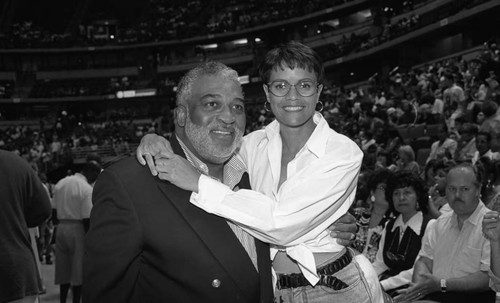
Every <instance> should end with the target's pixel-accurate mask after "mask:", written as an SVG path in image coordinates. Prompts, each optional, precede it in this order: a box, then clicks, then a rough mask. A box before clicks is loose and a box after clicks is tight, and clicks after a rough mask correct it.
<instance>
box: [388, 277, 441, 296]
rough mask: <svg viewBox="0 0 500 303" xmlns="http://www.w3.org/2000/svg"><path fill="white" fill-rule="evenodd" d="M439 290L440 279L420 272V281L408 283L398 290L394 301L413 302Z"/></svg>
mask: <svg viewBox="0 0 500 303" xmlns="http://www.w3.org/2000/svg"><path fill="white" fill-rule="evenodd" d="M440 290H441V284H440V280H439V279H438V278H437V277H436V276H433V275H430V274H422V275H421V280H420V282H417V283H410V287H408V288H406V289H402V290H401V291H399V295H398V296H396V297H395V298H394V302H413V301H415V300H419V299H422V298H423V297H425V296H427V295H428V294H431V293H434V292H438V291H440Z"/></svg>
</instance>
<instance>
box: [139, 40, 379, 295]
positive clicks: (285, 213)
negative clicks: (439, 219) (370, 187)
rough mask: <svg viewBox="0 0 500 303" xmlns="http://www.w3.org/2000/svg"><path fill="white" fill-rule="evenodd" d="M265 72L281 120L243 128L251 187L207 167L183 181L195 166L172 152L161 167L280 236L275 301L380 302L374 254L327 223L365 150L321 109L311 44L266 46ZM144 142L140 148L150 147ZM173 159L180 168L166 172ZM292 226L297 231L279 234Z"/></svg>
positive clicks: (224, 212) (343, 206) (256, 228)
mask: <svg viewBox="0 0 500 303" xmlns="http://www.w3.org/2000/svg"><path fill="white" fill-rule="evenodd" d="M259 71H260V75H261V78H262V80H263V82H264V84H263V89H264V92H265V94H266V100H267V101H266V103H265V106H264V107H265V109H266V110H268V111H272V113H273V114H274V116H275V117H276V120H275V121H273V122H272V123H270V124H269V125H268V126H267V127H266V128H265V129H263V130H258V131H255V132H253V133H251V134H249V135H247V136H246V137H245V138H244V140H243V143H242V145H241V148H240V150H239V153H238V154H237V156H238V157H239V158H240V159H241V161H242V166H243V167H245V169H246V170H247V171H248V173H249V175H250V181H251V186H252V188H253V189H254V190H255V191H250V190H239V191H235V192H233V191H232V190H231V189H230V188H228V187H227V186H225V185H224V184H221V183H219V182H217V181H216V180H213V179H211V178H208V177H206V176H203V175H201V176H199V177H198V178H196V179H194V180H190V181H189V182H184V184H182V182H178V181H179V180H175V178H176V176H186V175H188V174H189V175H191V174H192V172H193V167H192V166H191V165H190V164H189V163H187V162H186V161H184V160H183V159H182V158H180V157H176V156H173V155H171V156H167V157H168V159H166V160H156V162H157V165H156V167H155V169H156V170H157V171H158V172H160V174H159V176H160V178H162V179H166V180H168V181H170V182H173V183H174V184H176V185H178V186H179V187H181V188H184V189H193V188H192V187H190V185H193V184H195V185H197V186H196V187H195V188H194V189H195V190H194V191H195V192H194V193H193V194H192V196H191V203H193V204H194V205H196V206H198V207H200V208H202V209H204V210H205V211H207V212H210V213H214V214H216V215H220V216H223V217H225V218H228V219H230V220H231V221H233V222H236V223H238V224H239V225H240V226H242V227H243V228H244V229H245V230H246V231H247V232H249V233H250V234H252V235H253V236H255V237H257V238H259V239H261V240H263V241H265V242H269V243H272V244H274V245H273V246H272V248H271V254H272V258H273V268H274V270H275V272H276V274H277V289H276V293H275V294H276V297H277V300H279V301H281V302H292V300H293V299H292V298H293V297H294V296H296V295H297V293H300V294H301V296H303V297H304V300H308V302H324V301H327V300H332V296H333V298H335V300H336V301H338V302H379V301H380V300H381V296H382V293H381V290H380V286H379V285H377V284H378V283H376V282H375V283H374V280H376V274H375V273H374V271H373V268H370V266H369V261H368V260H366V258H364V257H363V256H362V255H353V254H352V251H351V250H349V249H347V250H346V249H345V248H344V247H340V246H339V245H338V244H337V243H336V242H335V240H334V239H333V238H331V237H330V236H329V233H328V231H327V230H326V228H327V227H328V226H329V225H330V224H331V223H332V222H333V221H335V220H336V219H337V218H338V217H339V216H340V215H342V214H344V213H346V212H347V210H348V209H349V207H350V205H351V203H352V202H353V201H354V196H355V189H356V181H357V176H358V173H359V168H360V166H361V159H362V152H361V151H360V150H359V147H358V146H357V145H356V144H355V143H354V142H352V141H351V140H350V139H348V138H347V137H345V136H343V135H340V134H338V133H336V132H335V131H333V130H332V129H330V128H329V126H328V124H327V122H326V120H325V119H324V118H323V116H322V115H321V114H320V113H319V112H316V107H317V106H318V105H319V106H320V107H322V103H321V102H319V96H320V94H321V91H322V89H323V85H322V84H321V83H322V78H323V66H322V63H321V59H320V58H319V57H318V55H317V54H316V53H315V52H314V51H313V50H312V49H311V48H309V47H307V46H305V45H303V44H300V43H297V42H289V43H287V44H285V45H282V46H281V47H278V48H275V49H273V50H271V51H269V52H268V53H267V54H266V56H265V59H264V61H263V63H262V64H261V66H260V69H259ZM320 110H321V109H320ZM144 145H147V143H145V144H142V145H141V147H139V149H138V153H137V154H138V155H142V154H144V153H145V152H146V151H150V149H148V148H145V147H144ZM150 146H151V148H152V145H150ZM156 146H159V145H156ZM141 150H142V152H140V151H141ZM164 153H165V151H164ZM154 154H156V153H154ZM174 167H175V169H176V172H179V173H176V174H168V173H165V172H168V171H169V169H172V168H174ZM183 169H185V170H187V171H189V173H185V174H184V173H182V172H181V171H182V170H183ZM197 175H200V174H199V173H198V174H197ZM290 226H293V227H295V230H294V232H292V233H288V234H286V235H283V234H280V230H282V229H283V228H284V227H290ZM313 286H316V287H313ZM353 298H355V300H353ZM295 302H299V301H295Z"/></svg>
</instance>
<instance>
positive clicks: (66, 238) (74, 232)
mask: <svg viewBox="0 0 500 303" xmlns="http://www.w3.org/2000/svg"><path fill="white" fill-rule="evenodd" d="M100 172H101V165H100V164H99V163H98V162H97V161H95V160H90V161H88V162H87V163H86V164H85V166H84V168H83V170H82V172H81V173H76V174H74V175H71V176H67V177H65V178H64V179H62V180H60V181H59V182H57V184H56V185H55V187H54V205H55V206H56V210H57V219H58V222H59V224H58V226H57V231H56V276H55V284H59V288H60V300H61V302H66V298H67V295H68V291H69V288H70V286H71V290H72V294H73V302H80V299H81V294H82V293H81V292H82V279H83V277H82V274H83V272H82V263H83V244H84V236H85V232H86V231H87V230H88V228H89V218H90V211H91V209H92V186H91V184H92V183H94V182H95V180H96V179H97V176H98V175H99V173H100Z"/></svg>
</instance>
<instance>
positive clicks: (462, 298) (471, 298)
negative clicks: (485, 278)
mask: <svg viewBox="0 0 500 303" xmlns="http://www.w3.org/2000/svg"><path fill="white" fill-rule="evenodd" d="M424 300H432V301H437V302H441V303H471V302H481V303H495V292H494V291H492V290H487V291H483V292H470V293H466V292H445V293H443V292H435V293H432V294H430V295H427V296H425V298H424Z"/></svg>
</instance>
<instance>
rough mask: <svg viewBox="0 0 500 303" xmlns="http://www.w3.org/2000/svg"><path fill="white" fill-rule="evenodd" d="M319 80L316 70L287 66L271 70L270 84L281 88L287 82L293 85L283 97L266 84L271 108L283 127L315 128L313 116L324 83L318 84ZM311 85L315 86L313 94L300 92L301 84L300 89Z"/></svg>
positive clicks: (305, 88)
mask: <svg viewBox="0 0 500 303" xmlns="http://www.w3.org/2000/svg"><path fill="white" fill-rule="evenodd" d="M317 80H318V79H317V78H316V74H315V73H314V72H310V71H308V70H304V69H301V68H294V69H290V68H288V67H286V68H285V69H283V70H282V69H281V68H277V69H273V70H272V71H271V74H270V77H269V83H267V84H268V85H272V86H275V87H276V88H279V89H282V88H283V87H284V86H286V82H288V83H289V85H292V86H291V87H290V90H289V91H288V92H287V93H286V94H285V95H284V96H282V97H278V96H276V95H275V94H273V93H272V92H271V89H270V88H269V86H268V85H264V91H265V93H266V98H267V100H268V101H269V103H270V104H271V110H272V112H273V114H274V116H275V117H276V120H278V122H279V123H280V125H281V127H289V128H297V127H313V128H314V126H315V124H314V121H313V119H312V117H313V115H314V113H315V111H316V103H318V101H319V95H320V93H321V90H322V89H323V86H322V85H319V86H318V85H317ZM285 81H286V82H285ZM310 85H313V86H314V87H313V88H312V89H313V93H312V95H311V96H307V97H304V96H302V95H301V94H299V92H298V90H297V89H298V88H299V86H300V87H301V88H299V89H302V90H307V88H308V87H310ZM302 94H304V93H302Z"/></svg>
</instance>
